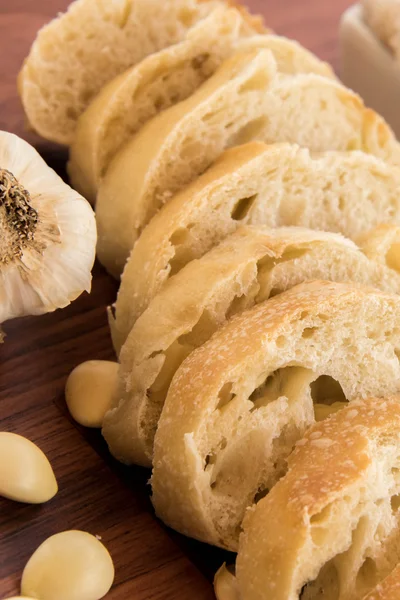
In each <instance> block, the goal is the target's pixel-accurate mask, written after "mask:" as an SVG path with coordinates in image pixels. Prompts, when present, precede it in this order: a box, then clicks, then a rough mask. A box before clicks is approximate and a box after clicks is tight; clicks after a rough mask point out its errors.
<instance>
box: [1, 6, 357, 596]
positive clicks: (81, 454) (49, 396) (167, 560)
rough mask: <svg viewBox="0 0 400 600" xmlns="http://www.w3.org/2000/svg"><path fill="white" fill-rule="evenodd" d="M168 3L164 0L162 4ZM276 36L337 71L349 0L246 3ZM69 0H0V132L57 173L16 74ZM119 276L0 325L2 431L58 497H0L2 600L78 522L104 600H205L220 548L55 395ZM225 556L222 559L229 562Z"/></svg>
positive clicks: (59, 161) (89, 344)
mask: <svg viewBox="0 0 400 600" xmlns="http://www.w3.org/2000/svg"><path fill="white" fill-rule="evenodd" d="M165 1H168V0H165ZM248 4H249V6H250V7H251V9H252V10H253V11H255V12H258V13H263V14H264V16H265V19H266V23H267V25H268V26H269V27H271V28H272V29H274V30H275V31H276V32H277V33H279V34H283V35H287V36H289V37H293V38H296V39H297V40H299V41H300V42H301V43H302V44H304V45H305V46H306V47H307V48H309V49H310V50H312V51H313V52H315V53H316V54H317V55H318V56H320V57H321V58H323V59H325V60H328V61H330V62H332V63H333V65H334V66H335V67H338V49H337V32H338V23H339V18H340V15H341V13H342V12H343V11H344V10H345V9H346V8H347V7H348V6H349V5H350V4H351V2H350V1H349V0H335V1H333V0H248ZM67 5H68V0H35V1H33V0H0V129H5V130H8V131H11V132H13V133H16V134H18V135H20V136H22V137H24V138H26V139H27V140H28V141H29V142H31V143H33V144H34V145H35V146H36V147H37V148H38V150H39V151H40V152H41V154H42V155H43V156H44V158H45V159H46V160H47V162H48V163H49V164H50V165H51V166H52V167H53V168H55V169H56V170H57V171H58V172H59V173H60V174H62V175H63V176H64V175H65V162H66V153H65V151H64V150H62V149H60V148H57V147H56V146H54V145H52V144H50V143H47V142H44V141H42V140H40V139H39V138H38V137H36V136H35V135H34V134H32V133H28V132H26V131H25V129H24V117H23V112H22V108H21V105H20V102H19V99H18V95H17V88H16V76H17V73H18V70H19V68H20V66H21V63H22V61H23V59H24V57H25V56H26V55H27V53H28V50H29V47H30V44H31V42H32V40H33V39H34V37H35V34H36V31H37V30H38V29H39V27H41V26H42V25H43V24H44V23H46V22H47V21H49V20H50V19H51V18H52V17H53V16H54V15H55V14H56V13H57V12H59V11H63V10H65V8H66V7H67ZM116 291H117V283H116V282H115V281H113V280H112V279H111V277H109V276H108V275H107V274H106V273H105V272H104V270H103V269H102V268H101V266H99V265H96V267H95V270H94V281H93V291H92V293H91V294H90V296H89V295H87V294H84V295H83V296H82V297H81V298H80V299H79V300H78V301H76V302H75V303H74V304H73V305H72V306H70V307H69V308H67V309H65V310H63V311H57V312H56V313H54V314H52V315H46V316H44V317H40V318H26V319H19V320H15V321H12V322H10V323H9V324H6V326H5V327H4V329H5V331H6V333H7V339H6V343H5V344H3V345H2V346H0V430H1V431H13V432H17V433H20V434H21V435H24V436H27V437H28V438H29V439H31V440H32V441H34V442H36V443H37V444H38V445H39V446H40V447H41V448H42V449H43V450H44V452H45V453H46V454H47V456H48V458H49V459H50V461H51V463H52V465H53V467H54V471H55V474H56V477H57V480H58V483H59V489H60V491H59V493H58V494H57V496H56V497H55V498H54V499H53V500H52V501H51V502H50V503H48V504H47V505H44V506H36V507H35V506H25V505H22V504H21V505H20V504H17V503H13V502H10V501H7V500H4V499H0V598H2V599H3V598H7V597H9V596H12V595H14V594H16V593H17V592H18V591H19V581H20V577H21V573H22V569H23V567H24V565H25V563H26V561H27V559H28V558H29V556H30V555H31V553H32V552H33V551H34V550H35V548H36V547H37V546H38V545H39V544H40V543H41V542H42V541H43V540H44V539H45V538H46V537H48V536H49V535H51V534H54V533H57V532H59V531H63V530H65V529H83V530H86V531H89V532H91V533H93V534H98V535H100V536H101V537H102V540H103V542H104V543H105V544H106V546H107V548H108V549H109V551H110V552H111V554H112V556H113V559H114V563H115V567H116V578H115V584H114V587H113V588H112V590H111V591H110V593H109V594H108V596H107V598H109V599H110V600H128V599H129V600H131V599H132V600H133V599H134V600H156V599H157V600H161V599H167V598H168V599H173V600H206V599H207V600H211V599H212V598H214V594H213V588H212V583H211V582H212V578H213V574H214V572H215V570H216V569H217V568H218V566H219V565H220V564H221V563H222V562H223V560H225V559H226V557H227V555H226V554H225V553H223V552H222V551H219V550H217V549H213V548H211V547H209V546H206V545H205V544H200V543H198V542H194V541H192V540H188V539H186V538H184V537H183V536H180V535H178V534H176V533H174V532H172V531H170V530H168V529H167V528H166V527H164V526H163V525H162V524H161V523H160V522H159V521H157V519H156V518H155V517H154V515H153V512H152V509H151V504H150V501H149V488H148V486H147V485H146V482H147V479H148V477H149V472H148V471H146V470H144V469H140V468H130V469H127V468H124V467H121V466H120V465H118V464H117V463H116V462H115V461H113V460H112V459H111V457H110V456H109V455H108V453H107V449H106V448H105V445H104V443H103V442H102V440H101V437H100V435H99V434H98V432H93V431H92V432H90V431H89V432H88V431H84V430H83V429H80V428H78V427H77V426H76V425H75V424H74V423H73V422H72V421H71V420H70V419H69V417H68V413H67V412H66V409H65V405H64V397H63V390H64V385H65V380H66V377H67V375H68V374H69V372H70V371H71V370H72V368H73V367H75V366H76V365H77V364H79V363H80V362H82V361H84V360H88V359H93V358H96V359H113V358H114V357H113V351H112V347H111V340H110V336H109V333H108V328H107V322H106V312H105V308H106V306H107V305H108V304H110V303H111V302H113V301H114V299H115V295H116ZM228 558H229V557H228Z"/></svg>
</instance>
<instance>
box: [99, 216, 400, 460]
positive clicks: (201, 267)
mask: <svg viewBox="0 0 400 600" xmlns="http://www.w3.org/2000/svg"><path fill="white" fill-rule="evenodd" d="M398 235H399V237H400V228H398ZM313 279H326V280H330V281H343V282H349V281H351V282H357V283H358V284H366V285H370V286H373V287H377V288H380V289H382V290H384V291H389V292H395V293H400V273H399V272H397V271H394V270H392V269H389V268H387V267H385V266H382V265H379V264H377V263H375V262H373V261H370V260H368V259H367V258H366V256H365V255H364V254H363V253H362V252H361V251H360V250H359V249H358V248H357V246H356V245H355V244H353V243H352V242H350V241H349V240H346V239H345V238H343V237H342V236H340V235H337V234H334V233H325V232H314V231H311V230H307V229H297V228H279V229H275V230H268V229H262V228H255V227H243V228H241V229H239V230H238V231H236V232H235V233H234V234H232V235H231V236H229V237H228V238H226V239H225V240H224V241H223V242H222V243H221V244H220V245H219V246H217V247H216V248H214V249H213V250H210V252H208V253H207V254H205V255H204V256H203V257H202V258H201V259H199V260H194V261H192V262H190V263H189V264H188V265H186V267H184V268H183V269H182V271H181V272H180V273H178V274H177V275H175V276H174V277H172V278H171V279H170V280H169V282H168V284H167V285H166V286H165V287H164V288H163V289H162V291H161V292H160V293H159V294H158V295H157V296H155V298H154V299H153V300H152V301H151V302H150V304H149V306H148V308H147V309H146V310H145V311H144V313H143V314H142V315H141V317H140V318H139V319H138V320H137V321H136V323H135V325H134V327H133V329H132V331H131V332H130V334H129V336H128V338H127V341H126V343H125V344H124V346H123V347H122V351H121V355H120V363H121V365H120V371H119V378H120V383H121V386H120V387H121V390H122V392H123V393H122V397H119V398H118V404H117V405H116V406H115V407H114V408H113V409H112V410H111V411H109V412H108V413H107V414H106V416H105V419H104V423H103V435H104V437H105V439H106V441H107V443H108V445H109V448H110V450H111V453H112V454H113V455H114V456H115V457H116V458H117V459H119V460H121V461H122V462H125V463H135V464H140V465H144V466H151V464H152V457H153V442H154V436H155V433H156V431H157V424H158V420H159V418H160V415H161V412H162V408H163V405H164V401H165V398H166V395H167V392H168V388H169V385H170V383H171V380H172V378H173V376H174V374H175V372H176V370H177V369H178V368H179V366H180V364H181V363H182V362H183V360H184V359H185V358H186V357H187V356H188V355H189V354H190V352H192V351H193V350H194V349H195V348H198V347H199V346H200V345H201V344H204V343H205V342H206V341H207V340H208V339H209V338H210V337H211V335H212V334H213V333H214V332H215V331H216V330H217V329H218V327H220V326H221V325H223V324H224V323H225V322H226V321H227V320H228V319H229V318H230V317H231V316H232V315H234V314H237V313H239V312H242V311H243V310H245V309H247V308H250V307H252V306H254V304H258V303H260V302H263V301H264V300H266V299H268V298H269V297H270V296H274V295H277V294H279V293H281V292H283V291H285V290H287V289H289V288H291V287H293V286H295V285H297V284H299V283H302V282H303V281H309V280H313Z"/></svg>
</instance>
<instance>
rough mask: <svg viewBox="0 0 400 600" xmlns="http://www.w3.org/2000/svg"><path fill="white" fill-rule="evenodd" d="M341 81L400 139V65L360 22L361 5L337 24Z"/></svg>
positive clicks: (352, 8)
mask: <svg viewBox="0 0 400 600" xmlns="http://www.w3.org/2000/svg"><path fill="white" fill-rule="evenodd" d="M339 38H340V53H341V79H342V81H343V83H344V84H345V85H347V86H348V87H350V88H351V89H353V90H354V91H355V92H357V93H358V94H360V96H362V98H363V99H364V101H365V104H366V105H367V106H370V107H371V108H373V109H374V110H376V111H377V112H378V113H380V114H381V115H382V116H383V117H385V119H386V120H387V122H388V123H389V124H390V125H391V127H392V128H393V130H394V132H395V134H396V135H397V137H398V138H400V64H399V63H398V62H397V61H396V60H395V59H394V58H393V56H392V54H391V52H390V50H389V49H388V48H386V47H385V45H384V44H383V43H382V42H381V41H380V40H379V39H378V38H377V37H376V36H375V35H374V33H373V31H371V29H370V28H369V27H368V25H367V24H366V23H365V22H364V20H363V10H362V7H361V6H360V4H355V5H354V6H351V7H350V8H349V9H348V10H347V11H346V12H345V13H344V15H343V16H342V20H341V23H340V36H339Z"/></svg>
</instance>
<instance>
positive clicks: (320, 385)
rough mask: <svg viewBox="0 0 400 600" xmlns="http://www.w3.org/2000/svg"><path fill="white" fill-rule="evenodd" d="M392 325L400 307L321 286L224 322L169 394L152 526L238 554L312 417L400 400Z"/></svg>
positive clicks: (376, 295) (157, 451) (156, 463)
mask: <svg viewBox="0 0 400 600" xmlns="http://www.w3.org/2000/svg"><path fill="white" fill-rule="evenodd" d="M399 322H400V298H399V296H395V295H385V294H382V293H380V292H377V291H373V290H368V289H363V288H356V287H354V286H351V285H348V284H343V283H328V282H322V281H316V282H311V283H304V284H301V285H299V286H296V287H294V288H292V289H291V290H289V291H287V292H284V293H282V294H280V295H279V296H276V297H275V298H272V299H270V300H268V301H267V302H263V303H262V304H259V305H258V306H256V307H254V308H252V309H250V310H248V311H245V312H244V313H242V314H241V315H238V316H236V317H234V318H233V319H231V320H230V321H229V322H228V323H227V324H226V325H225V326H224V327H222V328H221V329H219V330H218V331H217V332H216V333H215V334H214V335H213V337H212V338H211V339H210V340H209V341H208V342H206V343H205V344H203V345H202V346H201V347H200V348H197V349H196V350H194V351H193V352H192V353H191V354H190V356H189V357H188V358H187V359H186V360H185V361H184V362H183V364H182V365H181V367H180V368H179V370H178V371H177V373H176V374H175V376H174V378H173V380H172V383H171V386H170V388H169V392H168V396H167V399H166V402H165V404H164V408H163V411H162V415H161V418H160V420H159V423H158V430H157V434H156V437H155V444H154V460H153V476H152V484H153V504H154V506H155V508H156V512H157V514H158V516H159V517H160V518H161V519H163V520H164V521H165V522H166V523H167V524H168V525H170V526H171V527H173V528H175V529H177V530H178V531H181V532H182V533H184V534H185V535H189V536H191V537H195V538H198V539H200V540H203V541H206V542H209V543H211V544H216V545H219V546H223V547H225V548H229V549H232V550H236V549H237V544H238V537H239V533H240V530H241V523H242V519H243V517H244V514H245V510H246V508H247V507H248V506H250V505H251V504H252V503H253V502H254V500H255V499H256V498H259V497H260V496H262V495H263V494H265V493H266V492H267V490H268V489H271V487H272V486H273V485H274V484H275V483H276V481H277V480H278V479H279V478H280V477H281V476H282V475H283V474H284V473H285V471H286V458H287V456H288V455H289V454H290V452H291V450H292V447H293V445H294V443H295V442H296V441H297V440H298V439H299V438H300V437H301V436H302V435H303V433H304V431H305V430H306V428H307V427H308V426H309V425H311V424H312V423H313V421H314V419H315V416H314V410H315V408H314V407H315V406H317V409H319V407H320V406H322V408H323V405H324V404H328V405H332V404H333V403H335V406H333V409H336V408H337V407H338V406H339V407H340V406H341V404H338V403H341V402H344V401H346V400H347V401H353V400H355V399H357V398H359V397H368V396H386V395H389V394H395V393H398V392H399V391H400V364H399V348H400V327H399ZM318 412H320V411H319V410H318ZM325 412H326V411H325ZM128 417H129V415H127V418H128ZM346 455H347V451H346ZM329 465H330V467H332V461H331V462H330V463H329Z"/></svg>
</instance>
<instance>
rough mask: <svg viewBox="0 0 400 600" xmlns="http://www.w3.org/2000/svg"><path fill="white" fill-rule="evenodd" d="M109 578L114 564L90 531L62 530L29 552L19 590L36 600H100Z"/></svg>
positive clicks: (104, 592) (110, 583) (110, 584)
mask: <svg viewBox="0 0 400 600" xmlns="http://www.w3.org/2000/svg"><path fill="white" fill-rule="evenodd" d="M113 581H114V565H113V562H112V558H111V556H110V554H109V552H108V550H107V549H106V548H105V546H103V544H102V543H101V542H99V540H98V539H97V538H96V537H95V536H93V535H91V534H90V533H86V532H84V531H75V530H72V531H63V532H62V533H57V534H56V535H53V536H51V537H49V538H48V539H47V540H46V541H44V542H43V543H42V544H41V545H40V546H39V548H38V549H37V550H36V551H35V552H34V553H33V554H32V556H31V558H30V559H29V561H28V563H27V564H26V566H25V569H24V572H23V574H22V581H21V593H22V594H28V595H32V596H35V597H37V598H40V600H100V598H103V596H105V595H106V594H107V592H108V591H109V589H110V588H111V586H112V584H113Z"/></svg>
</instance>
